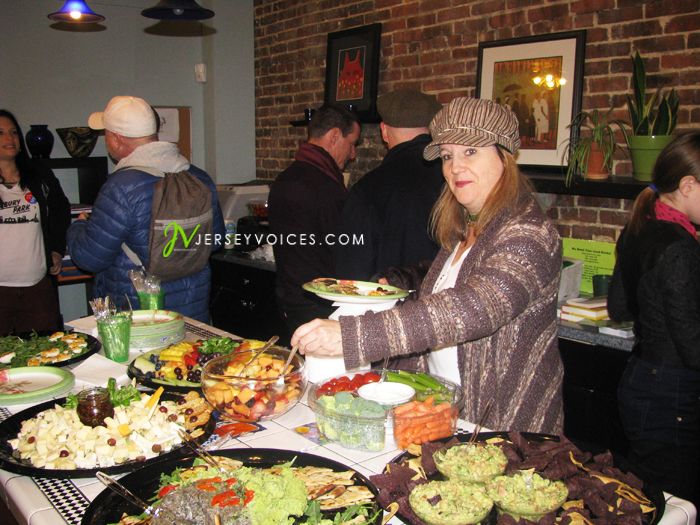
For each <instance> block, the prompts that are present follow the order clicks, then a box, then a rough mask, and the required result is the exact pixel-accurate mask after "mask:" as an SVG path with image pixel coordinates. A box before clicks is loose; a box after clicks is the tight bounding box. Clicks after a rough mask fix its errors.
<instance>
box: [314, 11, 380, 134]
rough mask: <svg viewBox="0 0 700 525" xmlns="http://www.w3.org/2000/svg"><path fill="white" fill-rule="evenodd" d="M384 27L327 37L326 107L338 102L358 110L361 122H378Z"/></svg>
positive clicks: (364, 28) (356, 29)
mask: <svg viewBox="0 0 700 525" xmlns="http://www.w3.org/2000/svg"><path fill="white" fill-rule="evenodd" d="M381 34H382V24H371V25H367V26H362V27H356V28H353V29H346V30H344V31H337V32H335V33H329V34H328V52H327V55H326V93H325V102H326V104H328V103H332V102H338V103H340V104H346V105H348V106H351V107H352V109H354V110H355V111H357V113H358V116H359V117H360V120H361V121H362V122H379V120H380V118H379V114H378V113H377V84H378V78H379V53H380V44H381Z"/></svg>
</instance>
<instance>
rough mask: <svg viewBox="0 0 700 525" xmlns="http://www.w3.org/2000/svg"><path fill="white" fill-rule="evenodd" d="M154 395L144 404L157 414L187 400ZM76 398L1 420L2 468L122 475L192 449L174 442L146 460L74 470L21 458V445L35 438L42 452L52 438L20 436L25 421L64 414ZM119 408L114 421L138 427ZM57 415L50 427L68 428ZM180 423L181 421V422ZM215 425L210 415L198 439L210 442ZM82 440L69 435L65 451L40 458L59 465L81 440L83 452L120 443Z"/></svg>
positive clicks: (39, 474) (44, 474)
mask: <svg viewBox="0 0 700 525" xmlns="http://www.w3.org/2000/svg"><path fill="white" fill-rule="evenodd" d="M129 388H130V389H133V392H134V393H135V394H134V396H139V397H140V396H141V394H139V393H138V392H137V391H136V389H134V388H133V387H129ZM124 389H125V387H122V388H121V389H120V390H121V392H122V393H123V392H124ZM156 394H157V395H156ZM193 394H196V392H194V393H193ZM193 394H190V395H191V396H192V395H193ZM143 396H144V398H145V397H147V395H146V394H143ZM127 397H128V396H127ZM153 397H154V398H155V400H154V401H155V402H154V403H151V404H150V405H149V404H147V403H146V402H145V401H144V404H145V406H146V408H147V409H153V410H154V411H156V413H159V412H162V410H161V407H164V406H165V405H166V404H167V403H169V405H168V406H169V407H171V408H170V409H169V410H170V411H171V412H170V413H171V414H172V413H173V412H172V410H173V408H172V407H173V405H176V404H178V402H180V403H182V400H183V399H184V398H183V396H179V395H176V394H168V393H163V394H162V395H160V394H159V393H155V394H153ZM197 397H198V398H199V397H200V396H199V395H198V394H197ZM75 398H76V396H75V395H69V396H68V397H67V398H60V399H54V400H51V401H46V402H44V403H41V404H38V405H35V406H33V407H30V408H28V409H26V410H23V411H21V412H19V413H17V414H15V415H13V416H11V417H9V418H8V419H6V420H4V421H2V422H1V423H0V468H2V469H3V470H7V471H8V472H14V473H16V474H21V475H23V476H32V477H36V478H60V479H66V478H92V477H95V475H96V474H97V472H98V471H101V472H104V473H105V474H109V475H113V474H120V473H124V472H133V471H135V470H137V469H139V468H142V467H143V466H144V465H147V464H150V463H152V462H156V461H161V460H163V459H167V458H175V457H180V456H183V455H186V454H187V453H188V451H189V448H188V447H187V446H186V445H184V444H183V443H181V442H180V443H178V442H174V445H173V446H172V448H171V449H170V450H167V449H165V448H164V449H163V451H162V452H161V451H160V450H157V449H155V448H154V449H153V452H154V453H155V454H150V455H151V456H152V457H150V458H149V459H144V457H145V456H141V457H137V458H136V459H133V460H131V459H128V458H125V460H124V462H122V463H117V464H113V466H106V467H95V468H70V469H63V468H45V467H40V466H36V465H35V464H34V463H33V461H32V460H30V459H28V458H24V459H22V458H21V457H20V452H19V451H20V450H22V449H25V450H26V448H25V446H26V445H25V446H20V445H22V444H23V443H28V442H29V441H31V442H32V446H33V447H35V448H36V449H37V451H39V447H40V446H42V444H41V443H43V442H44V441H43V440H44V439H48V438H44V437H41V436H42V435H43V434H42V433H41V432H39V433H38V434H37V437H33V436H31V435H30V436H29V437H26V436H27V435H26V434H25V438H24V439H20V438H19V434H20V432H22V433H25V432H26V431H27V430H28V429H29V427H27V426H24V430H23V425H24V423H25V422H27V421H28V420H32V419H34V418H37V416H39V417H41V416H42V413H44V412H45V411H51V412H52V413H53V414H54V415H55V414H58V415H59V416H60V413H61V412H62V411H65V410H66V409H65V408H64V406H66V405H67V406H69V407H70V406H71V403H73V404H74V403H75ZM202 401H204V400H203V399H202ZM132 402H133V399H127V398H124V397H122V398H121V399H119V400H116V401H115V399H114V398H112V404H116V403H124V404H130V403H132ZM179 406H181V407H183V408H184V407H185V406H186V405H184V404H183V405H179ZM56 407H60V409H59V410H58V411H55V410H52V409H55V408H56ZM122 407H123V405H122ZM116 411H117V408H116V407H115V416H114V420H115V422H116V424H120V425H121V424H123V423H125V422H126V424H127V426H132V427H134V428H136V425H137V424H138V420H137V419H134V420H133V421H132V420H128V421H122V420H121V417H120V416H118V415H117V414H116ZM73 412H74V411H73ZM119 412H123V413H125V412H126V409H123V410H122V409H120V410H119ZM46 413H47V414H49V412H46ZM54 415H51V416H50V418H51V419H49V421H48V423H49V425H48V426H51V425H53V427H54V428H56V429H63V428H65V425H63V424H61V422H60V421H61V420H60V418H59V419H55V417H54ZM167 415H168V413H167V412H166V413H164V414H161V416H167ZM136 417H139V416H136ZM140 417H142V418H143V417H146V416H140ZM153 417H154V416H151V417H150V418H149V419H151V420H152V421H153V419H152V418H153ZM155 417H158V416H155ZM184 417H185V416H184V412H183V417H181V418H180V419H183V418H184ZM187 417H191V416H187ZM178 423H179V421H178ZM78 426H80V424H79V423H78ZM183 426H184V425H183ZM153 427H154V428H155V425H153ZM101 428H104V427H96V428H95V429H90V427H86V426H82V427H81V429H85V430H83V433H85V434H87V432H89V431H90V430H98V429H101ZM122 428H124V427H122ZM215 428H216V421H215V420H214V418H213V417H211V418H208V419H207V421H206V424H205V425H204V426H203V427H201V432H197V433H198V434H199V436H198V437H196V439H197V441H198V442H200V443H204V441H206V440H207V439H208V438H209V437H210V436H211V434H212V433H213V432H214V429H215ZM88 429H89V430H88ZM78 431H80V430H78ZM104 431H105V432H102V431H101V434H104V437H105V438H107V437H108V436H109V435H110V434H108V433H107V432H106V431H107V429H106V428H104ZM57 432H58V430H57ZM61 432H63V430H61ZM119 433H120V434H121V436H124V434H125V433H124V432H122V431H121V429H119ZM111 434H112V435H116V436H117V437H120V436H119V435H118V434H115V433H114V432H112V433H111ZM193 435H196V434H193ZM143 437H144V439H145V440H146V445H148V442H149V438H147V434H146V435H144V436H143ZM32 438H33V439H32ZM78 439H79V438H75V437H72V438H68V439H67V440H66V443H65V445H66V446H65V449H66V450H65V452H64V451H63V450H61V451H60V454H59V453H49V452H48V451H47V453H46V454H39V455H38V457H39V458H41V459H42V460H45V461H56V463H57V466H58V462H60V461H61V460H65V459H70V457H67V458H66V457H64V456H68V454H69V453H72V448H71V446H75V445H76V444H78V443H80V444H79V446H78V447H77V448H78V449H82V450H83V451H89V450H94V451H95V452H99V450H98V447H100V446H103V447H104V446H108V447H111V448H113V449H115V448H117V447H119V446H120V443H119V442H118V441H117V440H115V441H114V442H112V441H107V440H106V439H103V441H105V443H104V444H102V445H100V444H99V443H100V440H99V438H98V439H97V440H95V439H93V441H95V446H94V448H89V447H88V446H87V445H86V443H87V441H88V440H89V439H92V438H91V437H90V436H89V435H88V436H87V437H85V438H84V441H82V442H81V441H78ZM129 439H130V440H131V439H132V436H131V435H130V436H129ZM134 439H136V438H134ZM139 439H140V438H139ZM158 440H159V439H158V438H157V439H156V441H158ZM177 441H180V440H179V439H178V440H177ZM47 443H48V442H47ZM44 446H46V447H47V448H48V446H50V444H45V445H44ZM166 450H167V451H166ZM110 452H111V451H110ZM113 453H114V454H116V452H113ZM51 454H55V455H56V456H59V457H60V459H58V458H57V459H56V460H54V459H49V458H50V457H51Z"/></svg>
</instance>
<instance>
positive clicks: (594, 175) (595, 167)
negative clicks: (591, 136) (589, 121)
mask: <svg viewBox="0 0 700 525" xmlns="http://www.w3.org/2000/svg"><path fill="white" fill-rule="evenodd" d="M609 176H610V170H608V167H607V166H606V165H605V153H603V152H602V151H601V150H600V147H599V146H598V144H597V143H596V142H594V143H593V144H591V151H590V152H589V153H588V170H587V171H586V179H591V180H603V179H607V178H608V177H609Z"/></svg>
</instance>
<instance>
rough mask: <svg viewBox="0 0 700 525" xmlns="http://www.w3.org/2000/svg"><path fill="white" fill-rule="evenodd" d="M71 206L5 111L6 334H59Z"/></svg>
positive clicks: (1, 313) (1, 184) (1, 121)
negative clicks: (59, 281)
mask: <svg viewBox="0 0 700 525" xmlns="http://www.w3.org/2000/svg"><path fill="white" fill-rule="evenodd" d="M69 225H70V203H69V202H68V199H67V198H66V196H65V194H64V193H63V190H62V189H61V184H60V183H59V182H58V179H56V177H55V176H54V174H53V172H52V171H51V170H50V169H47V168H43V167H41V166H39V165H38V164H36V163H34V162H32V161H31V160H30V158H29V155H27V148H26V146H25V144H24V137H23V136H22V130H21V129H20V127H19V124H18V123H17V119H16V118H15V117H14V115H13V114H12V113H10V112H9V111H7V110H4V109H0V232H2V234H1V235H0V238H1V239H2V244H1V246H2V248H1V249H0V334H8V333H20V332H27V331H30V330H37V331H39V330H51V331H55V330H57V329H59V328H61V326H60V324H61V323H60V314H59V308H58V295H57V291H56V288H55V286H54V283H53V280H52V278H51V275H57V274H58V273H59V272H60V271H61V261H62V260H63V254H64V253H65V251H66V230H67V229H68V226H69Z"/></svg>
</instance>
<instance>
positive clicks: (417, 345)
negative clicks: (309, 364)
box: [340, 219, 561, 368]
mask: <svg viewBox="0 0 700 525" xmlns="http://www.w3.org/2000/svg"><path fill="white" fill-rule="evenodd" d="M445 258H446V257H445V255H444V252H443V253H441V254H440V256H439V257H438V258H437V259H436V263H435V264H439V265H442V264H444V261H445ZM430 273H431V275H433V278H432V279H429V280H428V283H427V287H425V288H424V292H425V291H426V290H429V289H431V287H432V285H431V283H433V282H434V275H435V274H436V273H439V268H436V267H433V268H432V269H431V272H430ZM560 273H561V242H560V239H559V236H558V234H557V233H556V231H555V230H554V228H553V227H552V226H551V224H549V223H548V222H539V223H538V222H536V221H528V220H515V219H514V220H511V221H509V222H506V223H505V224H504V225H502V226H501V227H496V228H491V231H490V232H489V233H488V234H482V235H481V236H480V237H479V239H478V240H477V242H476V243H475V244H474V246H472V248H471V251H470V253H469V254H468V255H467V258H466V260H465V261H464V263H463V265H462V268H461V270H460V272H459V275H458V278H457V283H456V284H455V287H454V288H450V289H446V290H443V291H441V292H438V293H436V294H431V295H425V294H424V297H423V298H422V299H420V300H418V301H412V302H408V303H405V304H403V305H400V306H398V307H395V308H393V309H391V310H387V311H384V312H378V313H372V312H369V313H367V314H364V315H362V316H358V317H341V318H340V325H341V332H342V337H343V353H344V355H345V364H346V367H347V368H356V367H357V366H359V365H361V364H363V363H367V362H370V361H376V360H378V359H382V358H384V357H386V356H387V355H390V356H398V355H409V354H415V353H419V352H423V351H425V350H427V349H428V348H434V347H438V346H444V345H454V344H459V343H463V342H466V341H472V340H476V339H480V338H483V337H488V336H490V335H492V334H494V333H495V332H496V331H497V330H498V329H499V328H501V327H502V326H504V325H506V324H508V323H510V322H511V321H512V320H513V319H515V318H516V317H518V316H519V315H520V314H521V313H523V312H524V311H525V310H526V309H527V308H537V309H544V308H548V307H551V304H550V303H551V301H552V296H554V299H556V289H558V286H559V276H560ZM553 290H554V291H553Z"/></svg>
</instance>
